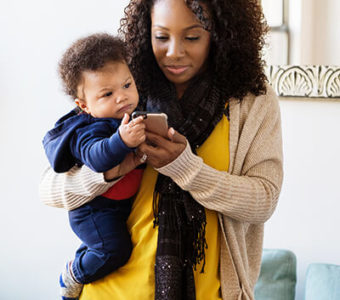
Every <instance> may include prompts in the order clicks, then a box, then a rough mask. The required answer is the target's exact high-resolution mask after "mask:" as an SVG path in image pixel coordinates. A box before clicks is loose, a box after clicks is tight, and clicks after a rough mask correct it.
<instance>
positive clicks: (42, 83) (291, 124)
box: [0, 0, 340, 300]
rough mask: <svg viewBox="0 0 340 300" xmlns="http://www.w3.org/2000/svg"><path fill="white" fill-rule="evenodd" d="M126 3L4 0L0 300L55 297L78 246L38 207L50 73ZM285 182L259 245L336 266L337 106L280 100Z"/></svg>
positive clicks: (52, 113) (53, 88)
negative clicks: (74, 45) (65, 54)
mask: <svg viewBox="0 0 340 300" xmlns="http://www.w3.org/2000/svg"><path fill="white" fill-rule="evenodd" d="M127 2H128V1H127V0H120V1H112V0H102V1H99V2H98V1H97V2H96V3H95V2H94V1H85V0H83V1H80V0H73V1H66V0H58V1H57V0H55V1H52V0H45V1H43V0H32V1H23V0H21V1H18V0H17V1H6V5H4V4H3V3H2V5H1V9H0V37H1V40H0V103H1V109H0V116H1V119H0V124H1V125H0V140H1V147H0V166H1V167H0V170H1V172H0V187H1V204H2V207H3V208H2V209H1V210H0V228H1V238H2V241H1V247H0V299H6V300H9V299H11V300H22V299H25V300H31V299H32V300H33V299H34V300H39V299H41V300H46V299H58V297H57V296H56V295H58V275H59V272H60V269H61V267H62V266H63V264H64V262H65V260H66V259H67V258H71V257H72V256H73V253H74V250H75V249H76V247H77V246H78V243H79V241H78V240H77V238H76V237H75V236H74V234H73V233H72V232H71V230H70V229H69V226H68V224H67V215H66V212H65V211H64V210H58V209H55V208H49V207H45V206H43V205H42V204H41V203H40V202H39V199H38V182H39V178H40V174H41V172H42V170H43V167H44V165H45V163H46V159H45V156H44V153H43V149H42V146H41V139H42V137H43V135H44V133H45V132H46V130H47V129H49V128H50V127H51V126H52V125H53V123H54V122H55V120H56V119H57V118H58V117H59V116H60V115H61V114H62V113H64V112H66V111H68V110H69V109H70V107H71V104H70V103H69V102H68V98H67V97H66V96H64V95H63V93H62V92H61V89H60V86H59V81H58V78H57V74H56V65H57V61H58V59H59V58H60V55H61V54H62V52H63V51H64V50H65V48H66V47H68V45H69V43H70V42H71V41H73V40H74V39H75V38H78V37H80V36H83V35H85V34H88V33H92V32H97V31H108V32H112V33H115V32H116V29H117V28H118V24H119V19H120V17H121V16H122V12H123V7H124V6H125V4H126V3H127ZM281 107H282V119H283V131H284V146H285V170H286V177H285V182H284V187H283V192H282V197H281V199H280V203H279V206H278V209H277V211H276V212H275V214H274V216H273V218H272V219H271V220H270V221H269V222H268V224H267V225H266V237H265V246H266V247H272V248H279V247H282V248H289V249H291V250H293V251H294V252H295V253H296V254H297V256H298V268H299V269H298V270H299V279H300V282H299V296H300V297H299V298H297V299H302V298H301V291H302V288H303V280H304V272H305V269H306V266H307V264H308V263H310V262H315V261H325V262H333V263H337V264H340V258H339V253H340V239H339V238H338V236H339V235H338V232H337V229H338V228H339V225H340V224H339V221H338V220H339V218H338V212H339V211H340V202H339V200H340V193H339V188H338V187H339V184H338V180H339V176H338V170H339V169H340V162H339V156H338V155H339V153H340V145H339V138H338V135H339V134H338V129H339V128H340V119H339V118H338V116H339V115H340V103H339V102H338V103H319V102H315V103H302V102H286V101H282V102H281Z"/></svg>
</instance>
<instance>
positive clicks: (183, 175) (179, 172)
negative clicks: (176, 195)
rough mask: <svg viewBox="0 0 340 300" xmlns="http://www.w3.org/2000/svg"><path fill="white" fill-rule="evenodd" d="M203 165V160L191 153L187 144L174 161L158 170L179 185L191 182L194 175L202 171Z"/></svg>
mask: <svg viewBox="0 0 340 300" xmlns="http://www.w3.org/2000/svg"><path fill="white" fill-rule="evenodd" d="M202 164H203V160H202V158H201V157H199V156H197V155H195V154H194V153H193V152H192V151H191V147H190V144H189V142H187V145H186V147H185V149H184V151H183V152H182V153H181V154H180V155H179V156H178V157H177V158H176V159H175V160H174V161H172V162H170V163H169V164H167V165H165V166H163V167H161V168H157V169H156V170H157V171H158V172H159V173H161V174H163V175H166V176H168V177H171V178H172V179H173V180H174V181H175V182H177V183H179V182H181V183H184V182H187V181H188V180H190V179H189V178H191V177H192V176H193V173H197V172H198V171H199V170H200V169H201V167H202Z"/></svg>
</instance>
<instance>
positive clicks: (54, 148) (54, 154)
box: [43, 108, 135, 173]
mask: <svg viewBox="0 0 340 300" xmlns="http://www.w3.org/2000/svg"><path fill="white" fill-rule="evenodd" d="M120 123H121V120H120V119H112V118H94V117H92V116H91V115H89V114H85V113H79V110H78V109H77V108H76V109H73V110H72V111H70V112H69V113H68V114H66V115H65V116H63V117H62V118H60V119H59V120H58V121H57V123H56V124H55V127H54V128H53V129H52V130H50V131H48V132H47V134H46V135H45V137H44V139H43V145H44V148H45V152H46V155H47V158H48V160H49V162H50V164H51V166H52V168H53V169H54V171H56V172H58V173H62V172H66V171H68V170H69V169H71V168H72V167H73V166H74V165H78V166H81V165H82V164H85V165H86V166H88V167H89V168H91V169H92V170H93V171H95V172H105V171H107V170H110V169H111V168H113V167H115V166H117V165H118V164H120V163H121V162H122V161H123V160H124V157H125V156H126V155H127V154H128V153H129V152H131V151H133V150H134V149H135V148H129V147H128V146H126V145H125V144H124V142H123V140H122V139H121V137H120V134H119V131H118V127H119V125H120Z"/></svg>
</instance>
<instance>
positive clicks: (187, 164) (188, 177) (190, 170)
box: [158, 145, 282, 223]
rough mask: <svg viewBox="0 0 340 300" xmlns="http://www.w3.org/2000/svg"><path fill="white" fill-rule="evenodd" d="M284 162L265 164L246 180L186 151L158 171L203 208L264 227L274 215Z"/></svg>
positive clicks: (250, 173)
mask: <svg viewBox="0 0 340 300" xmlns="http://www.w3.org/2000/svg"><path fill="white" fill-rule="evenodd" d="M281 169H282V162H281V161H280V160H275V159H274V160H270V159H269V160H266V161H263V162H262V163H261V164H259V165H257V166H254V168H252V170H250V171H249V172H248V174H246V175H243V176H237V175H231V174H229V173H228V172H225V171H218V170H216V169H214V168H211V167H210V166H208V165H207V164H205V163H204V162H203V160H202V158H200V157H198V156H196V155H195V154H193V153H192V152H191V149H190V146H189V145H188V146H187V148H186V149H185V151H184V152H183V153H182V154H181V155H180V156H179V157H178V159H176V160H175V161H174V162H172V163H171V164H169V165H167V166H164V167H163V168H160V169H158V171H159V172H160V173H162V174H164V175H167V176H170V177H171V178H172V179H173V180H174V181H175V182H176V183H177V184H178V185H179V186H180V187H181V188H182V189H183V190H187V191H189V192H190V193H191V195H192V196H193V198H194V199H195V200H196V201H197V202H199V203H201V204H202V205H203V206H204V207H206V208H208V209H211V210H215V211H218V212H220V213H222V214H224V215H227V216H229V217H231V218H233V219H236V220H239V221H244V222H249V223H263V222H265V221H266V220H267V219H268V218H269V217H270V216H271V214H272V213H273V211H274V209H275V207H276V203H277V199H278V196H279V192H280V188H281V181H282V174H281V172H282V171H281Z"/></svg>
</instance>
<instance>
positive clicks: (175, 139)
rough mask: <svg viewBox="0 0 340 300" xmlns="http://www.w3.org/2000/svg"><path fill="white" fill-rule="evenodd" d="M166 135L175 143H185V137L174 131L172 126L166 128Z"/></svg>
mask: <svg viewBox="0 0 340 300" xmlns="http://www.w3.org/2000/svg"><path fill="white" fill-rule="evenodd" d="M168 137H169V139H170V140H171V141H173V142H175V143H181V144H184V145H186V143H187V139H186V138H185V136H184V135H182V134H180V133H179V132H178V131H176V130H175V129H173V128H172V127H170V128H169V130H168Z"/></svg>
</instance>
